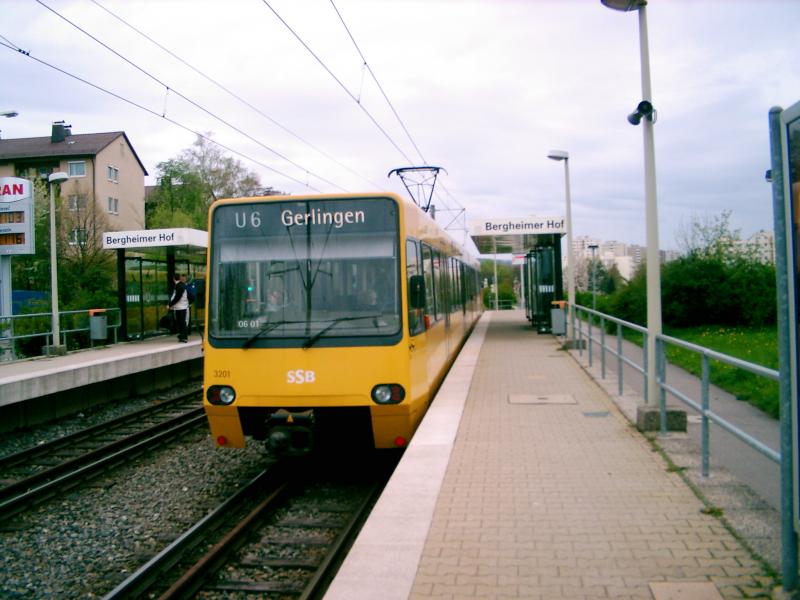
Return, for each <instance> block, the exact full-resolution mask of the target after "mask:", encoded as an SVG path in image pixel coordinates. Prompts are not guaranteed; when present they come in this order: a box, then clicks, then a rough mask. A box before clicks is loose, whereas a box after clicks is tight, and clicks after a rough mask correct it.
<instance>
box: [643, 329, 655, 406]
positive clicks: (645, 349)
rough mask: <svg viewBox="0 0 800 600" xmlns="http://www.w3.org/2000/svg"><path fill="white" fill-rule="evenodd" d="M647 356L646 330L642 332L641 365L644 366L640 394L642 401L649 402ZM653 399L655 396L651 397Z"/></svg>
mask: <svg viewBox="0 0 800 600" xmlns="http://www.w3.org/2000/svg"><path fill="white" fill-rule="evenodd" d="M649 362H650V361H648V356H647V332H645V333H643V334H642V366H643V367H644V373H643V377H644V389H643V390H642V396H644V403H645V404H649V402H650V399H649V398H648V397H647V396H648V393H647V368H648V367H649V364H648V363H649ZM653 401H655V398H654V399H653Z"/></svg>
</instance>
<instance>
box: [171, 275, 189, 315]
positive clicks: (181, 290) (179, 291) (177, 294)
mask: <svg viewBox="0 0 800 600" xmlns="http://www.w3.org/2000/svg"><path fill="white" fill-rule="evenodd" d="M185 293H186V284H185V283H183V282H182V281H179V282H178V283H176V284H175V291H174V292H173V293H172V300H170V301H169V307H170V308H172V307H173V306H175V305H176V304H177V303H178V300H180V299H181V296H183V295H184V294H185Z"/></svg>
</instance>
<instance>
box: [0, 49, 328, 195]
mask: <svg viewBox="0 0 800 600" xmlns="http://www.w3.org/2000/svg"><path fill="white" fill-rule="evenodd" d="M4 39H5V38H4ZM0 46H3V47H5V48H8V49H9V50H13V51H14V52H16V53H18V54H21V55H22V56H25V57H27V58H29V59H31V60H33V61H35V62H37V63H39V64H41V65H43V66H45V67H48V68H50V69H53V70H54V71H58V72H59V73H61V74H62V75H66V76H67V77H71V78H72V79H74V80H76V81H79V82H81V83H83V84H85V85H88V86H90V87H92V88H94V89H96V90H98V91H100V92H103V93H104V94H108V95H109V96H112V97H114V98H116V99H117V100H121V101H122V102H125V103H126V104H130V105H131V106H134V107H136V108H138V109H140V110H143V111H144V112H147V113H149V114H151V115H153V116H154V117H158V118H160V119H164V120H165V121H167V122H168V123H171V124H173V125H175V126H177V127H180V128H181V129H183V130H185V131H188V132H189V133H192V134H194V135H196V136H197V137H199V138H202V139H203V140H205V141H207V142H210V143H212V144H214V145H216V146H219V147H220V148H222V149H224V150H227V151H228V152H230V153H231V154H235V155H236V156H240V157H241V158H244V159H246V160H249V161H251V162H253V163H254V164H257V165H259V166H261V167H264V168H265V169H268V170H270V171H272V172H273V173H275V174H276V175H280V176H281V177H285V178H286V179H289V180H290V181H294V182H295V183H299V184H300V185H302V186H305V187H308V188H309V189H312V190H314V191H315V192H320V191H321V190H319V189H317V188H315V187H314V186H312V185H309V184H308V183H307V182H304V181H301V180H300V179H297V178H295V177H292V176H291V175H289V174H287V173H284V172H283V171H280V170H279V169H276V168H275V167H272V166H270V165H268V164H266V163H263V162H261V161H260V160H258V159H255V158H253V157H252V156H249V155H247V154H245V153H243V152H240V151H238V150H235V149H233V148H231V147H230V146H227V145H225V144H222V143H220V142H218V141H216V140H214V139H212V138H211V137H209V136H208V135H205V134H203V133H200V132H199V131H197V130H195V129H192V128H191V127H189V126H188V125H184V124H183V123H180V122H178V121H176V120H175V119H172V118H171V117H167V116H166V115H162V114H161V113H159V112H158V111H155V110H152V109H150V108H147V107H146V106H143V105H142V104H139V103H138V102H134V101H133V100H131V99H129V98H125V97H124V96H121V95H120V94H117V93H116V92H112V91H111V90H108V89H106V88H104V87H102V86H100V85H98V84H96V83H92V82H91V81H88V80H86V79H84V78H82V77H80V76H78V75H75V74H74V73H70V72H69V71H66V70H64V69H62V68H60V67H57V66H55V65H53V64H51V63H49V62H47V61H45V60H42V59H40V58H37V57H35V56H33V55H31V53H30V52H29V51H27V50H23V49H22V48H20V47H19V46H16V45H14V44H10V43H6V42H0Z"/></svg>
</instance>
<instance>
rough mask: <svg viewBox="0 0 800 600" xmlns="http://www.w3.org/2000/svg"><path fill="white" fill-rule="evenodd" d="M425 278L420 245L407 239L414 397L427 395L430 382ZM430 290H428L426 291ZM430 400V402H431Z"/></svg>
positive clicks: (410, 361)
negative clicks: (422, 291) (421, 283)
mask: <svg viewBox="0 0 800 600" xmlns="http://www.w3.org/2000/svg"><path fill="white" fill-rule="evenodd" d="M422 278H423V274H422V255H421V253H420V247H419V242H417V241H416V240H406V290H407V294H406V295H407V298H406V306H407V307H408V310H407V320H408V364H409V387H410V389H411V393H410V395H411V398H412V399H415V398H417V397H419V395H420V394H423V393H426V390H427V382H428V371H427V362H428V361H427V344H426V342H427V339H426V336H425V298H424V297H420V295H419V294H418V291H419V289H420V288H419V285H418V282H419V281H421V280H422ZM426 291H427V290H426ZM428 400H430V399H428Z"/></svg>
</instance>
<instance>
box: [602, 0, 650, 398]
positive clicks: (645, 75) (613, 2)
mask: <svg viewBox="0 0 800 600" xmlns="http://www.w3.org/2000/svg"><path fill="white" fill-rule="evenodd" d="M600 1H601V2H602V3H603V4H604V5H605V6H607V7H608V8H611V9H614V10H621V11H624V12H627V11H631V10H635V11H638V13H639V54H640V61H641V68H642V101H641V102H639V104H638V106H637V107H636V110H635V111H634V112H632V113H631V114H629V115H628V122H629V123H630V124H631V125H639V124H640V123H641V125H642V135H643V137H644V191H645V206H646V222H647V254H646V256H647V259H646V262H647V390H646V395H645V403H647V404H650V405H655V403H656V402H657V401H658V381H656V337H657V336H659V335H661V259H660V252H659V246H658V200H657V197H656V153H655V142H654V139H653V123H655V120H656V110H655V108H653V103H652V95H653V94H652V90H651V89H650V54H649V51H648V42H647V9H646V5H647V2H646V0H600Z"/></svg>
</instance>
